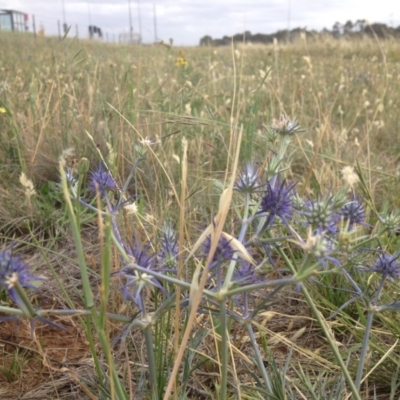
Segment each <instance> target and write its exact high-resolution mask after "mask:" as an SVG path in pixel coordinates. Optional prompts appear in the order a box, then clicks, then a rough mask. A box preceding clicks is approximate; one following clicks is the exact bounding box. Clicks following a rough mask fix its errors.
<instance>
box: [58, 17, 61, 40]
mask: <svg viewBox="0 0 400 400" xmlns="http://www.w3.org/2000/svg"><path fill="white" fill-rule="evenodd" d="M57 26H58V39H59V40H61V24H60V20H57Z"/></svg>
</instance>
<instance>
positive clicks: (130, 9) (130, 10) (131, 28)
mask: <svg viewBox="0 0 400 400" xmlns="http://www.w3.org/2000/svg"><path fill="white" fill-rule="evenodd" d="M128 7H129V42H130V44H132V42H133V38H132V34H133V26H132V8H131V0H128Z"/></svg>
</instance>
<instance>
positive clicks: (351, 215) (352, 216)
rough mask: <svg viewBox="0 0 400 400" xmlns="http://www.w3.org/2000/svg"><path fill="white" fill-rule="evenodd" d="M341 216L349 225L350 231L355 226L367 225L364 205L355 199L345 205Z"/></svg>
mask: <svg viewBox="0 0 400 400" xmlns="http://www.w3.org/2000/svg"><path fill="white" fill-rule="evenodd" d="M339 214H340V216H341V217H342V218H343V219H344V221H345V222H347V221H348V223H349V231H351V230H352V229H353V226H354V224H360V225H364V226H365V225H367V224H366V223H365V211H364V207H363V205H362V203H361V202H360V201H359V200H356V199H354V200H353V201H350V202H349V203H347V204H345V205H344V206H343V207H342V208H341V210H340V213H339Z"/></svg>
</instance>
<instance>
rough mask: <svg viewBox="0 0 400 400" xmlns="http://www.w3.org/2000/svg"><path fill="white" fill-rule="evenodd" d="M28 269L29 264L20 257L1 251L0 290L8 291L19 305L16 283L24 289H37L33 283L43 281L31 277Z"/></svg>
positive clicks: (39, 278)
mask: <svg viewBox="0 0 400 400" xmlns="http://www.w3.org/2000/svg"><path fill="white" fill-rule="evenodd" d="M28 268H29V267H28V265H27V264H25V263H24V262H22V261H21V259H20V258H19V257H15V256H13V255H12V253H11V252H10V251H8V250H2V251H0V289H1V290H7V291H8V293H9V295H10V297H11V298H12V299H13V301H14V302H15V303H16V304H19V298H18V293H17V292H16V290H15V283H16V282H18V283H19V284H20V285H21V286H22V287H25V288H29V289H37V287H36V286H34V285H32V283H31V282H33V281H40V280H43V278H41V277H37V276H33V275H31V274H30V273H29V271H28Z"/></svg>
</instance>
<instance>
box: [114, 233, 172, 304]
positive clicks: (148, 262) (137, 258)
mask: <svg viewBox="0 0 400 400" xmlns="http://www.w3.org/2000/svg"><path fill="white" fill-rule="evenodd" d="M149 248H150V243H147V244H146V245H145V246H142V245H141V244H140V243H139V241H138V240H137V239H136V243H135V245H130V246H129V248H128V253H129V255H130V257H131V258H132V265H127V266H126V267H124V268H122V269H121V270H120V271H118V272H116V273H115V274H113V275H120V276H123V277H124V278H126V283H125V285H124V287H123V288H122V293H123V295H124V299H129V300H131V301H132V302H134V303H135V304H136V305H137V306H138V307H139V309H143V294H144V293H145V292H147V291H149V290H151V289H153V288H154V287H157V288H158V289H160V290H161V291H162V292H163V293H164V294H166V295H167V293H166V292H165V290H164V288H163V286H162V285H161V283H160V282H159V281H158V280H157V279H156V278H154V277H153V276H152V275H151V274H148V273H146V272H145V271H139V270H138V269H136V268H135V265H137V266H139V267H140V268H141V269H146V270H149V271H151V270H153V271H154V270H155V268H154V261H155V255H153V254H150V253H149Z"/></svg>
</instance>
